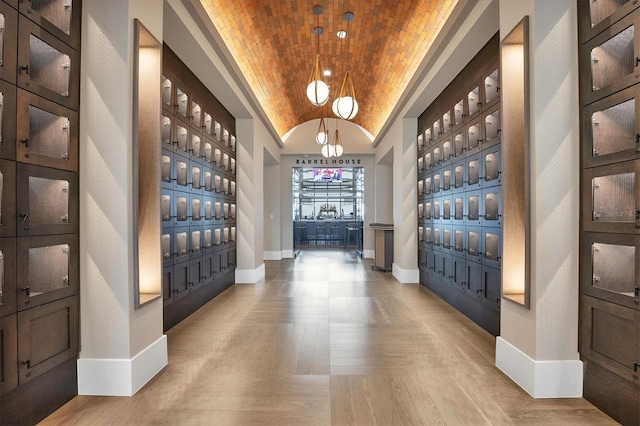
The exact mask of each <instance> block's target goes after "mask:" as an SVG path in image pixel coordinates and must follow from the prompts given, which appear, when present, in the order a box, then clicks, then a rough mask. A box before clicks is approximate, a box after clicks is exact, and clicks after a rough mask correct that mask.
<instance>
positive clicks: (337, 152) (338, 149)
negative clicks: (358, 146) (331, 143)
mask: <svg viewBox="0 0 640 426" xmlns="http://www.w3.org/2000/svg"><path fill="white" fill-rule="evenodd" d="M343 152H344V148H342V145H336V146H335V148H334V152H333V155H334V156H335V157H342V153H343Z"/></svg>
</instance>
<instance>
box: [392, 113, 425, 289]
mask: <svg viewBox="0 0 640 426" xmlns="http://www.w3.org/2000/svg"><path fill="white" fill-rule="evenodd" d="M417 129H418V119H417V118H404V119H402V120H401V121H400V120H398V121H397V122H396V123H395V124H394V126H393V128H392V130H391V131H390V133H391V132H394V136H395V137H398V139H397V140H398V141H397V142H396V143H395V145H394V153H393V224H394V231H393V240H394V244H393V276H394V277H396V279H397V280H398V281H400V282H401V283H417V282H419V280H420V274H419V271H418V253H417V252H418V242H417V240H416V235H417V232H416V229H417V226H418V219H417V212H416V209H417V204H418V194H417V188H416V181H417V180H418V174H417V173H418V172H417V166H416V146H415V138H416V135H417V134H418V130H417Z"/></svg>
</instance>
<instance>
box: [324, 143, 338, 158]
mask: <svg viewBox="0 0 640 426" xmlns="http://www.w3.org/2000/svg"><path fill="white" fill-rule="evenodd" d="M320 152H321V153H322V156H323V157H324V158H329V157H333V156H334V152H335V150H334V148H333V145H331V144H330V143H328V144H326V145H322V150H321V151H320Z"/></svg>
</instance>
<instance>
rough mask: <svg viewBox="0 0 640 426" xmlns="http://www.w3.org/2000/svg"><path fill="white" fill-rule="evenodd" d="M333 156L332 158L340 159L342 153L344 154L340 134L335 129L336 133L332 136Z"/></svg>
mask: <svg viewBox="0 0 640 426" xmlns="http://www.w3.org/2000/svg"><path fill="white" fill-rule="evenodd" d="M331 146H333V156H334V157H342V153H343V152H344V148H343V147H342V139H341V138H340V132H338V129H336V132H335V133H334V135H333V145H331Z"/></svg>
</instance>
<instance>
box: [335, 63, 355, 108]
mask: <svg viewBox="0 0 640 426" xmlns="http://www.w3.org/2000/svg"><path fill="white" fill-rule="evenodd" d="M332 110H333V113H334V114H335V115H337V116H338V117H340V118H342V119H344V120H351V119H353V118H354V117H355V116H356V114H358V102H357V101H356V92H355V90H354V88H353V81H352V80H351V74H349V71H347V72H346V73H345V75H344V80H343V81H342V88H341V89H340V95H339V96H338V97H337V98H336V100H335V101H333V105H332Z"/></svg>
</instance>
